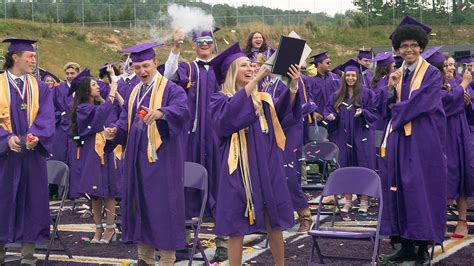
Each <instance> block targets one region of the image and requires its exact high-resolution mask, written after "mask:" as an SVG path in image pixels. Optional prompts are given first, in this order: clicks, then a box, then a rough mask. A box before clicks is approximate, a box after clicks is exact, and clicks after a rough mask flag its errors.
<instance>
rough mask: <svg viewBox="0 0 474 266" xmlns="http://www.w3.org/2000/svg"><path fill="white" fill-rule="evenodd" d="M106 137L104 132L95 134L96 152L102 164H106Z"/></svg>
mask: <svg viewBox="0 0 474 266" xmlns="http://www.w3.org/2000/svg"><path fill="white" fill-rule="evenodd" d="M105 141H106V140H105V135H104V131H101V132H98V133H96V134H95V152H96V153H97V155H98V156H99V158H100V164H101V165H104V164H105V158H104V148H105Z"/></svg>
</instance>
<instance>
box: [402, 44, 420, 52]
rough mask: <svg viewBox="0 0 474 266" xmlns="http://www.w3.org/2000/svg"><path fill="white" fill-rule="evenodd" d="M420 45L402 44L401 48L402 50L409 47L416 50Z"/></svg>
mask: <svg viewBox="0 0 474 266" xmlns="http://www.w3.org/2000/svg"><path fill="white" fill-rule="evenodd" d="M419 47H420V45H419V44H417V43H412V44H403V45H400V49H402V50H408V48H410V49H411V50H415V49H416V48H419Z"/></svg>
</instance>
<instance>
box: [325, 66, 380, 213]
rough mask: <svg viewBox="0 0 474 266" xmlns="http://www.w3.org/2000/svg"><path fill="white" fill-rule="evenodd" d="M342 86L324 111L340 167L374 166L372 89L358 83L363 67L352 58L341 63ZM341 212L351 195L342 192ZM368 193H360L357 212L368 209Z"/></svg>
mask: <svg viewBox="0 0 474 266" xmlns="http://www.w3.org/2000/svg"><path fill="white" fill-rule="evenodd" d="M341 69H342V70H343V72H344V74H343V75H342V80H341V88H340V89H339V90H338V91H336V92H335V93H333V95H332V96H331V98H330V100H329V102H328V103H327V105H326V109H325V112H324V116H325V119H326V120H327V121H330V122H329V124H328V133H329V140H330V141H331V142H334V143H335V144H336V145H337V146H338V147H339V161H338V162H339V164H340V165H341V167H349V166H360V167H366V168H370V169H374V163H375V145H374V137H375V133H374V129H373V128H372V127H371V126H370V125H371V124H372V123H374V122H375V121H376V120H377V118H378V115H377V106H376V102H375V101H374V93H373V92H372V91H371V90H370V89H368V88H367V87H365V86H364V85H362V84H361V82H362V71H364V70H365V69H366V68H365V66H363V65H361V64H359V63H358V62H357V61H355V60H354V59H350V60H349V61H347V62H346V63H344V64H343V65H342V66H341ZM345 200H346V202H345V205H344V208H343V209H342V210H341V211H342V212H345V213H347V212H349V211H350V209H351V208H352V195H350V194H347V195H345ZM368 206H369V204H368V199H367V196H365V195H362V196H361V202H360V207H359V212H367V208H368Z"/></svg>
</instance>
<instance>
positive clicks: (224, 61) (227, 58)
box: [210, 42, 245, 83]
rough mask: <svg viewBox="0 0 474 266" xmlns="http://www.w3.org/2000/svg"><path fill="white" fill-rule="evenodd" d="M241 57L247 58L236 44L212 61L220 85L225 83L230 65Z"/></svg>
mask: <svg viewBox="0 0 474 266" xmlns="http://www.w3.org/2000/svg"><path fill="white" fill-rule="evenodd" d="M239 57H245V54H244V53H243V52H242V49H240V46H239V43H238V42H236V43H234V44H232V45H231V46H229V47H228V48H227V49H225V50H224V51H223V52H222V53H220V54H219V55H217V56H216V57H214V59H212V60H211V62H210V64H211V65H212V67H213V69H214V72H215V75H216V79H217V82H218V83H223V81H224V79H225V76H226V75H227V71H228V70H229V67H230V64H232V62H234V61H235V60H236V59H237V58H239Z"/></svg>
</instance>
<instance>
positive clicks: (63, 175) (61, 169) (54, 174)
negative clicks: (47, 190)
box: [46, 160, 69, 187]
mask: <svg viewBox="0 0 474 266" xmlns="http://www.w3.org/2000/svg"><path fill="white" fill-rule="evenodd" d="M46 165H47V168H48V184H50V185H51V184H54V185H58V186H61V187H68V184H69V167H68V166H67V165H66V164H65V163H63V162H61V161H55V160H48V161H46Z"/></svg>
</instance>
